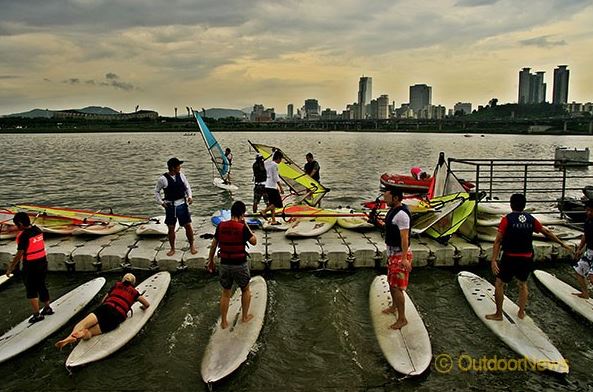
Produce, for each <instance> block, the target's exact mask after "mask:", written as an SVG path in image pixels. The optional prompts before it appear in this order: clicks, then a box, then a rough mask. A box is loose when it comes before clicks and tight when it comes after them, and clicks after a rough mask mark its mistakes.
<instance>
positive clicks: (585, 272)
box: [573, 200, 593, 299]
mask: <svg viewBox="0 0 593 392" xmlns="http://www.w3.org/2000/svg"><path fill="white" fill-rule="evenodd" d="M583 231H584V233H583V236H582V237H581V242H580V243H579V246H578V247H577V250H576V252H575V254H576V256H577V258H578V257H580V259H579V260H578V261H577V264H576V265H575V266H574V267H573V268H574V270H575V272H576V275H577V281H578V282H579V288H580V289H581V291H580V292H578V293H573V294H574V295H576V296H578V297H581V298H585V299H587V298H589V288H588V287H587V279H589V282H591V284H593V200H587V202H586V203H585V224H584V227H583ZM585 248H586V249H585ZM583 251H584V253H583Z"/></svg>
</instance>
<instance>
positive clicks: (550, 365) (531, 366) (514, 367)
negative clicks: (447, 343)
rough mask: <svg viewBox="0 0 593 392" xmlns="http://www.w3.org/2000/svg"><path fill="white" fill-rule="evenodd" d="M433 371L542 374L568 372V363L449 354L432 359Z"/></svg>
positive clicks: (445, 372) (444, 372)
mask: <svg viewBox="0 0 593 392" xmlns="http://www.w3.org/2000/svg"><path fill="white" fill-rule="evenodd" d="M434 367H435V370H436V371H437V372H439V373H441V374H448V373H451V371H452V370H454V369H455V370H457V371H460V372H543V371H546V370H551V371H560V372H562V370H563V369H566V371H568V361H567V360H566V359H563V360H562V361H560V362H550V361H543V360H541V361H533V360H530V359H528V358H527V357H523V358H499V357H498V356H496V355H494V356H492V357H487V356H482V357H473V356H471V355H469V354H461V355H459V356H458V357H454V356H452V355H449V354H439V355H437V356H436V357H435V359H434Z"/></svg>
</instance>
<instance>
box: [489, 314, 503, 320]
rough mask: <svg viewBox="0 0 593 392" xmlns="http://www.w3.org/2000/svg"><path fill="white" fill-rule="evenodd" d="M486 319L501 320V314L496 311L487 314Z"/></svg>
mask: <svg viewBox="0 0 593 392" xmlns="http://www.w3.org/2000/svg"><path fill="white" fill-rule="evenodd" d="M486 320H494V321H502V314H498V313H493V314H487V315H486Z"/></svg>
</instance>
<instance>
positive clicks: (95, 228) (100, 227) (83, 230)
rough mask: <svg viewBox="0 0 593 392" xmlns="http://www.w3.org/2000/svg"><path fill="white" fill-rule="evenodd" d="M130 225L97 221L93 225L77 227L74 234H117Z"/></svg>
mask: <svg viewBox="0 0 593 392" xmlns="http://www.w3.org/2000/svg"><path fill="white" fill-rule="evenodd" d="M128 227H129V226H128V225H123V224H121V223H117V222H109V223H106V224H102V223H96V224H92V225H84V226H81V227H78V228H77V229H75V230H74V231H73V232H72V234H73V235H109V234H116V233H119V232H120V231H124V230H126V229H127V228H128Z"/></svg>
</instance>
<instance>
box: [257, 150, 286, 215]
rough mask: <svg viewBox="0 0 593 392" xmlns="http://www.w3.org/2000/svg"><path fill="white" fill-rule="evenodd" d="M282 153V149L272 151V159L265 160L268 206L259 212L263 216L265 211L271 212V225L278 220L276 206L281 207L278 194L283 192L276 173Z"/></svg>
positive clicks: (280, 198)
mask: <svg viewBox="0 0 593 392" xmlns="http://www.w3.org/2000/svg"><path fill="white" fill-rule="evenodd" d="M283 157H284V155H283V154H282V151H280V150H276V151H274V155H273V156H272V160H271V161H268V162H266V164H265V165H266V193H267V194H268V206H267V207H266V208H265V209H264V210H262V211H261V212H260V213H261V214H262V216H264V218H265V217H266V213H267V212H268V211H269V212H271V213H272V218H271V219H270V224H272V225H279V224H280V222H277V221H276V208H282V207H283V204H282V197H281V196H280V194H281V193H284V190H283V189H282V182H281V180H280V175H279V174H278V164H279V163H280V162H282V158H283Z"/></svg>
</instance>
